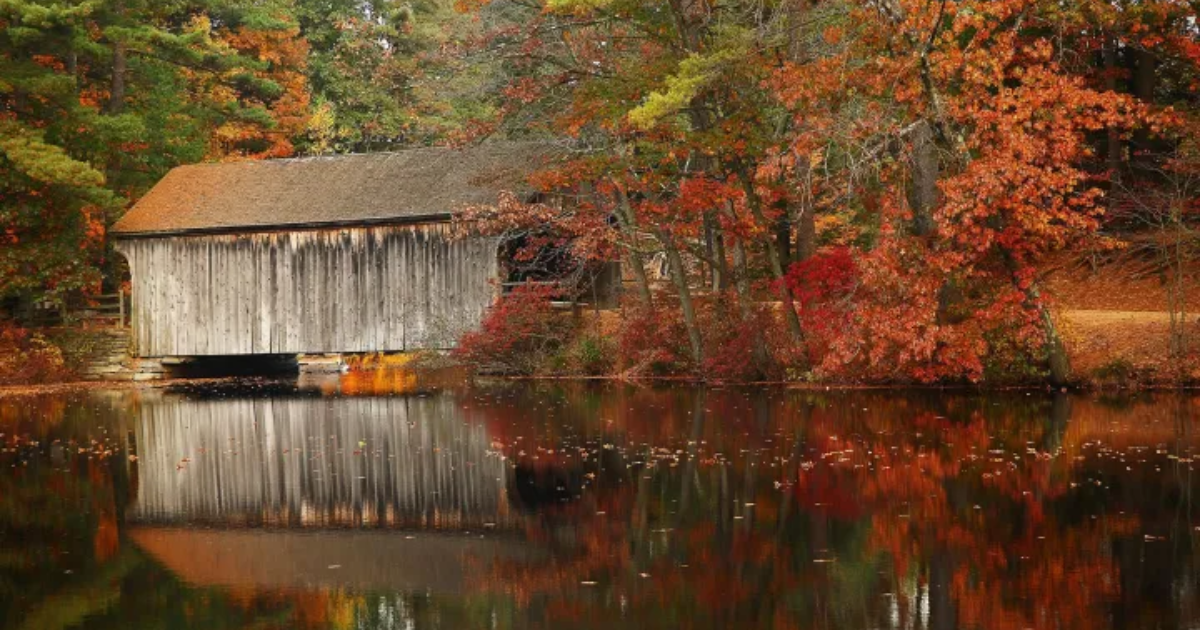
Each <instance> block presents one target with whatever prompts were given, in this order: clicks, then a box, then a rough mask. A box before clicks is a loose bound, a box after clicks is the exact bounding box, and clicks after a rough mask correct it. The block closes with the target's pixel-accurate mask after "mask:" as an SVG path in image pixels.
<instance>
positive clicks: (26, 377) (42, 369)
mask: <svg viewBox="0 0 1200 630" xmlns="http://www.w3.org/2000/svg"><path fill="white" fill-rule="evenodd" d="M69 376H70V373H69V370H67V368H66V366H65V363H64V361H63V354H62V351H61V350H60V349H59V348H58V346H55V345H54V344H53V343H50V342H49V341H48V340H46V338H45V337H43V336H42V335H41V334H39V333H36V332H32V331H30V330H27V329H25V328H21V327H19V326H17V325H15V324H13V323H11V322H4V321H0V385H31V384H36V383H49V382H54V381H60V380H63V379H65V378H67V377H69Z"/></svg>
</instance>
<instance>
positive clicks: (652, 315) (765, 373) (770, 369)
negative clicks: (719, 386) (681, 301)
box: [619, 294, 786, 382]
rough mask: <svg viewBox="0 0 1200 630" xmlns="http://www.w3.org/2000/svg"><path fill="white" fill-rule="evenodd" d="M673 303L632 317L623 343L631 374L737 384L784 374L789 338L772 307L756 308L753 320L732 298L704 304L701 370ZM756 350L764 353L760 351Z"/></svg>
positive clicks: (663, 299) (700, 310)
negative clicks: (685, 376)
mask: <svg viewBox="0 0 1200 630" xmlns="http://www.w3.org/2000/svg"><path fill="white" fill-rule="evenodd" d="M669 299H670V298H669V297H668V296H660V297H659V299H658V303H659V306H658V307H656V308H655V309H653V310H647V309H645V308H641V307H638V308H635V309H630V311H629V312H628V313H627V314H626V316H625V318H624V320H623V322H622V328H621V333H620V344H619V351H620V359H621V364H622V365H623V367H624V369H625V370H627V371H629V372H632V373H635V374H643V373H649V374H653V375H658V376H667V375H676V376H683V375H687V376H698V377H701V378H703V379H705V380H711V381H733V382H744V381H757V380H768V379H775V378H780V377H781V376H782V374H783V365H784V362H783V361H782V360H781V359H782V357H783V353H784V350H785V347H786V346H785V345H780V344H779V341H780V340H781V339H783V338H784V337H786V335H785V334H782V333H780V329H781V322H780V321H779V318H778V317H777V316H776V314H775V313H774V312H772V311H771V310H770V309H769V307H767V306H765V305H761V304H755V305H754V308H753V311H752V312H751V313H750V314H749V317H744V316H743V315H742V313H741V311H740V309H739V308H738V307H737V301H736V296H734V295H732V294H727V295H721V296H717V297H716V299H713V300H704V301H700V302H698V303H697V304H696V319H697V321H698V323H699V327H700V331H701V334H702V336H703V339H702V341H703V350H704V361H703V363H702V365H699V366H697V365H696V364H695V360H694V359H693V357H692V350H691V344H690V342H689V340H688V334H687V328H686V327H685V326H684V323H683V316H682V314H681V313H680V310H679V307H678V306H677V305H675V304H670V303H669V302H667V301H668V300H669ZM760 344H761V345H760ZM756 348H761V350H762V351H761V352H758V353H756Z"/></svg>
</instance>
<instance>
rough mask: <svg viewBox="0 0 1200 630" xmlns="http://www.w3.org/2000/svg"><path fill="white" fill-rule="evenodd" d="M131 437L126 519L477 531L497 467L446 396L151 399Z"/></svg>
mask: <svg viewBox="0 0 1200 630" xmlns="http://www.w3.org/2000/svg"><path fill="white" fill-rule="evenodd" d="M134 435H135V436H136V442H137V444H138V451H139V453H140V459H139V461H138V464H139V466H138V468H139V471H140V474H141V487H140V489H139V493H138V501H137V502H136V504H135V505H134V506H133V510H132V511H131V512H130V518H131V519H133V520H135V521H151V522H154V521H164V522H170V523H191V524H196V523H212V524H219V525H225V526H228V525H272V526H294V527H308V526H351V527H373V526H381V525H386V526H410V527H412V526H429V527H465V526H469V525H474V526H481V525H482V523H483V522H484V521H488V522H491V523H493V524H494V523H495V522H496V521H497V520H503V519H504V517H505V515H506V513H507V510H505V509H504V508H505V506H506V502H505V501H504V500H503V499H504V494H505V488H504V476H505V465H504V462H503V461H502V460H501V459H500V458H499V457H497V454H496V453H495V452H493V451H492V450H491V443H490V440H489V438H488V435H487V432H486V429H485V428H484V427H483V426H480V425H475V424H470V423H466V422H464V421H463V420H462V418H460V417H459V416H458V414H457V413H456V408H455V401H454V399H453V398H451V397H450V396H447V395H434V396H420V397H387V398H375V397H372V398H352V397H339V398H328V399H323V398H259V399H240V400H239V399H234V400H229V399H215V400H186V399H183V400H179V399H167V400H159V401H154V402H151V403H148V404H143V405H142V406H141V412H140V418H139V422H137V423H136V425H135V430H134Z"/></svg>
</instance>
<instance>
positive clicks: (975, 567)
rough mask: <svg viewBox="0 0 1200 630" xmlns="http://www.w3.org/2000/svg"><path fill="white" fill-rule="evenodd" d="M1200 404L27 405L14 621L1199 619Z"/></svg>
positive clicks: (1070, 624)
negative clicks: (1197, 491) (1198, 472)
mask: <svg viewBox="0 0 1200 630" xmlns="http://www.w3.org/2000/svg"><path fill="white" fill-rule="evenodd" d="M396 392H408V393H396ZM1198 412H1200V398H1194V397H1186V396H1184V397H1180V396H1173V395H1156V396H1149V395H1143V396H1138V397H1125V398H1101V397H1097V396H1066V395H1051V394H1044V393H1033V394H1027V393H1023V392H1022V393H1010V394H986V395H983V394H964V393H944V392H916V393H907V394H902V393H895V392H874V391H849V392H836V391H835V392H811V391H788V390H764V389H733V388H730V389H711V388H710V389H701V388H693V387H685V386H670V387H650V386H626V385H586V384H567V385H563V384H529V383H524V384H516V383H493V384H486V383H485V384H476V385H472V386H464V387H456V388H449V389H443V390H436V391H424V392H421V393H414V392H413V383H412V382H411V381H410V380H406V379H405V378H400V377H397V378H396V379H394V380H389V379H387V378H383V379H381V378H378V377H375V378H373V380H371V381H370V382H361V381H360V382H355V381H353V380H343V381H324V382H315V383H295V382H291V383H279V382H274V383H268V382H255V383H250V384H242V385H239V386H233V387H222V388H217V389H200V388H193V389H189V390H176V391H162V390H142V391H119V392H116V391H114V392H90V393H86V394H77V395H69V396H66V395H64V396H42V397H26V398H7V399H0V447H2V451H0V627H3V628H29V629H37V630H50V629H60V628H113V629H116V628H121V629H141V628H147V629H158V628H161V629H172V630H174V629H180V628H205V629H209V628H211V629H222V628H246V629H250V628H254V629H260V630H268V629H274V628H301V629H325V628H339V629H340V628H347V629H349V628H353V629H364V630H365V629H376V628H380V629H382V628H450V629H457V628H463V629H471V628H571V629H579V628H773V629H781V628H999V629H1009V628H1011V629H1022V628H1183V627H1196V626H1197V624H1200V590H1198V584H1197V578H1198V577H1200V572H1198V563H1197V561H1196V553H1195V550H1196V548H1197V543H1198V542H1200V514H1196V513H1193V512H1194V510H1193V502H1192V484H1193V479H1194V474H1193V465H1194V464H1193V457H1194V456H1195V455H1196V454H1197V453H1196V451H1197V447H1200V431H1197V427H1196V422H1197V420H1198V418H1200V413H1198Z"/></svg>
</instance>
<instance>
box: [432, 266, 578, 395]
mask: <svg viewBox="0 0 1200 630" xmlns="http://www.w3.org/2000/svg"><path fill="white" fill-rule="evenodd" d="M556 294H557V289H554V288H553V287H547V286H532V285H528V286H520V287H517V288H516V289H515V290H513V292H512V293H509V294H507V295H505V296H503V297H501V298H500V299H499V300H498V301H497V302H496V304H495V305H493V306H492V308H491V309H490V310H488V313H487V315H485V316H484V318H483V322H482V323H481V324H480V328H479V330H478V331H475V332H470V333H467V334H465V335H463V337H462V339H460V340H459V342H458V348H457V349H456V350H455V351H454V354H455V356H457V357H459V358H461V359H463V360H464V361H466V362H468V363H471V364H473V365H475V366H476V367H478V368H481V369H484V370H487V371H492V372H500V373H506V374H533V373H535V372H537V371H538V370H539V369H541V368H542V367H544V366H545V365H546V362H547V359H548V358H549V357H550V356H551V355H553V354H555V353H557V352H558V350H559V349H560V348H561V347H562V346H563V345H564V344H565V343H566V342H567V341H568V340H569V339H570V338H571V335H572V332H573V331H572V327H571V326H570V325H567V322H566V319H565V318H563V317H560V316H559V315H558V314H556V313H555V312H554V309H553V307H552V306H551V304H550V300H551V299H552V298H553V297H554V296H555V295H556Z"/></svg>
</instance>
